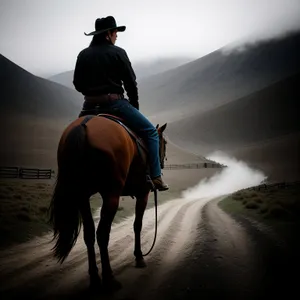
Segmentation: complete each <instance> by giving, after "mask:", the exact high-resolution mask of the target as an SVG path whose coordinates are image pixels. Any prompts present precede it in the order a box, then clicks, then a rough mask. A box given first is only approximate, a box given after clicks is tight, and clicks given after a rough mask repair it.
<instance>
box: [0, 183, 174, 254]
mask: <svg viewBox="0 0 300 300" xmlns="http://www.w3.org/2000/svg"><path fill="white" fill-rule="evenodd" d="M53 183H54V181H42V180H41V181H38V180H24V179H23V180H22V179H1V180H0V236H1V239H0V248H4V247H6V246H9V245H12V244H17V243H22V242H26V241H28V240H30V239H32V238H33V237H36V236H42V235H44V234H45V233H47V232H49V231H50V230H51V228H50V227H49V225H48V224H47V220H48V214H47V210H48V207H49V203H50V200H51V195H52V191H53ZM179 192H180V191H179V190H178V191H177V190H176V189H175V190H174V189H173V190H171V191H165V192H163V193H158V203H163V202H165V201H168V200H170V199H174V198H176V197H178V195H179ZM90 204H91V209H92V212H93V213H95V212H96V210H97V209H99V207H100V205H101V204H102V201H101V197H100V195H98V194H96V195H94V196H92V197H91V199H90ZM153 205H154V193H151V194H150V197H149V201H148V206H147V208H150V207H152V206H153ZM134 210H135V199H132V198H131V197H121V198H120V204H119V209H118V212H117V214H116V216H115V219H114V222H115V223H117V222H120V221H122V220H123V219H124V218H126V217H128V216H130V215H132V214H133V213H134Z"/></svg>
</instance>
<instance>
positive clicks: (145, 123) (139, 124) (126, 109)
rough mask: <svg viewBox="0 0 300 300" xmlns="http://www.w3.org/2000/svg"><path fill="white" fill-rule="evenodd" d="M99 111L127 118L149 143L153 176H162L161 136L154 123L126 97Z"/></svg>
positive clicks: (135, 130)
mask: <svg viewBox="0 0 300 300" xmlns="http://www.w3.org/2000/svg"><path fill="white" fill-rule="evenodd" d="M99 113H110V114H112V115H116V116H118V117H120V118H123V119H124V120H125V123H126V125H128V127H129V128H130V129H132V130H133V131H134V132H135V133H137V134H138V135H139V136H140V137H141V138H142V139H143V140H144V141H145V143H146V145H147V148H148V151H149V165H150V176H151V178H155V177H158V176H161V167H160V158H159V136H158V133H157V130H156V128H155V127H154V126H153V124H152V123H151V122H150V121H149V120H148V119H147V118H146V117H145V116H144V115H143V114H142V113H140V111H138V110H137V109H136V108H135V107H133V106H132V105H131V104H130V103H129V102H128V101H127V100H126V99H119V100H114V101H112V102H111V104H110V105H109V106H106V107H103V108H101V109H99V110H98V111H97V112H96V114H99Z"/></svg>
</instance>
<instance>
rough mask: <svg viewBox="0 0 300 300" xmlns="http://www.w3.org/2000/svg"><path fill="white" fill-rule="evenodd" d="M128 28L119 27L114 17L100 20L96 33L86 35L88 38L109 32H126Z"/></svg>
mask: <svg viewBox="0 0 300 300" xmlns="http://www.w3.org/2000/svg"><path fill="white" fill-rule="evenodd" d="M125 29H126V26H117V23H116V20H115V18H114V17H112V16H108V17H106V18H101V19H100V18H98V19H97V20H96V21H95V31H92V32H90V33H84V34H85V35H86V36H89V35H95V34H100V33H103V32H105V31H109V30H117V31H125Z"/></svg>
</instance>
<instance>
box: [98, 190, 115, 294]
mask: <svg viewBox="0 0 300 300" xmlns="http://www.w3.org/2000/svg"><path fill="white" fill-rule="evenodd" d="M102 198H103V205H102V209H101V218H100V222H99V225H98V228H97V242H98V245H99V248H100V255H101V264H102V280H103V285H104V286H105V287H106V288H108V289H114V290H115V289H119V288H121V283H119V282H118V281H117V280H115V279H114V276H113V272H112V269H111V266H110V260H109V255H108V243H109V237H110V231H111V225H112V222H113V219H114V217H115V215H116V212H117V210H118V207H119V198H120V197H119V196H118V195H109V196H108V195H102Z"/></svg>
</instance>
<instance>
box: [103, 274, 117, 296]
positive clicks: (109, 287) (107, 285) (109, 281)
mask: <svg viewBox="0 0 300 300" xmlns="http://www.w3.org/2000/svg"><path fill="white" fill-rule="evenodd" d="M102 287H103V289H104V290H105V291H108V292H114V291H118V290H120V289H121V288H122V284H121V282H120V281H118V280H116V279H115V278H114V277H109V278H103V280H102Z"/></svg>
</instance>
